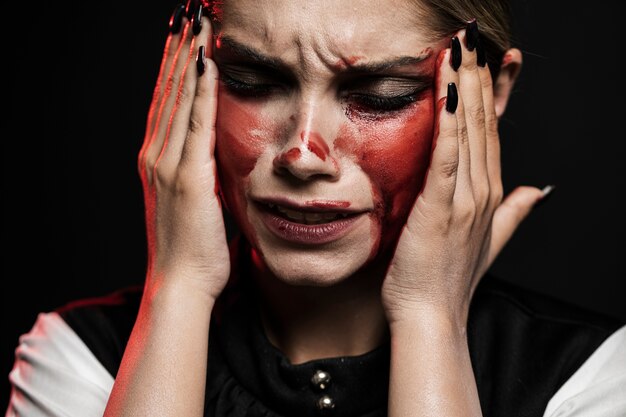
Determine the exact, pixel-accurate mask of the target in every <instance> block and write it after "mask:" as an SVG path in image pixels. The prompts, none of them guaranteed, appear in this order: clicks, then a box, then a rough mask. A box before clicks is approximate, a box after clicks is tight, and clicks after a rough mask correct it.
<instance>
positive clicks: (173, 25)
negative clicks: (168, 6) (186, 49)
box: [170, 3, 185, 33]
mask: <svg viewBox="0 0 626 417" xmlns="http://www.w3.org/2000/svg"><path fill="white" fill-rule="evenodd" d="M184 15H185V5H184V4H182V3H181V4H179V5H178V6H176V8H175V9H174V12H173V13H172V17H170V32H171V33H178V32H180V28H181V26H182V22H183V16H184Z"/></svg>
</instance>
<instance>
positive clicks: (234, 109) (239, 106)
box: [215, 92, 272, 239]
mask: <svg viewBox="0 0 626 417" xmlns="http://www.w3.org/2000/svg"><path fill="white" fill-rule="evenodd" d="M217 108H218V112H217V120H216V132H217V137H216V145H215V156H216V159H217V163H218V166H219V169H218V172H219V174H220V175H219V183H220V192H221V194H222V197H223V198H224V201H226V202H228V204H226V206H227V208H228V209H229V211H230V212H231V213H232V214H233V215H235V216H236V217H237V220H238V221H237V223H238V224H239V225H240V226H241V228H242V229H243V231H244V232H245V234H246V235H247V236H248V237H250V238H251V239H252V238H254V236H255V235H254V229H253V228H252V227H251V225H250V224H249V222H248V221H247V219H246V218H245V217H244V218H240V217H239V216H242V215H243V216H245V213H246V211H247V203H246V198H245V190H246V189H247V188H248V187H249V183H250V172H252V170H253V169H254V167H255V165H256V163H257V160H258V159H259V157H260V156H261V154H262V153H263V150H264V149H265V148H266V147H267V141H268V138H271V137H272V136H271V135H269V134H268V133H267V132H269V131H271V130H272V127H271V124H270V123H269V122H267V121H266V120H265V119H264V118H263V117H262V116H261V111H260V110H261V109H260V108H259V106H257V105H256V104H254V103H249V102H246V103H240V102H238V100H237V99H236V98H234V97H232V96H231V95H230V94H228V92H220V95H219V99H218V107H217Z"/></svg>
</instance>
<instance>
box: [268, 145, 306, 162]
mask: <svg viewBox="0 0 626 417" xmlns="http://www.w3.org/2000/svg"><path fill="white" fill-rule="evenodd" d="M300 155H302V152H301V151H300V148H291V149H289V150H288V151H287V152H285V153H282V154H280V155H278V156H277V157H276V159H275V160H274V163H275V164H278V165H279V166H285V165H289V164H292V163H294V162H295V161H297V160H298V158H300Z"/></svg>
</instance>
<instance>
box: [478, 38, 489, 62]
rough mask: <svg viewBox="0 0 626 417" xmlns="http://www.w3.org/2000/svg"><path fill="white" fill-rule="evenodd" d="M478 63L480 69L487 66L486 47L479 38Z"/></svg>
mask: <svg viewBox="0 0 626 417" xmlns="http://www.w3.org/2000/svg"><path fill="white" fill-rule="evenodd" d="M476 63H477V64H478V66H480V67H483V68H484V67H485V65H487V57H486V56H485V47H484V46H483V42H482V41H481V40H480V38H478V40H477V41H476Z"/></svg>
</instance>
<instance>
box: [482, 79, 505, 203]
mask: <svg viewBox="0 0 626 417" xmlns="http://www.w3.org/2000/svg"><path fill="white" fill-rule="evenodd" d="M478 75H479V77H480V84H481V86H482V87H481V88H482V96H483V105H484V108H485V145H486V146H485V158H486V160H487V177H488V178H489V189H490V198H489V200H490V203H491V205H492V206H493V207H497V206H498V205H499V204H500V203H501V202H502V192H503V191H502V168H501V163H500V135H499V133H498V117H497V115H496V107H495V101H494V98H493V80H492V79H491V72H490V71H489V68H488V67H487V66H484V67H481V66H479V67H478Z"/></svg>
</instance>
